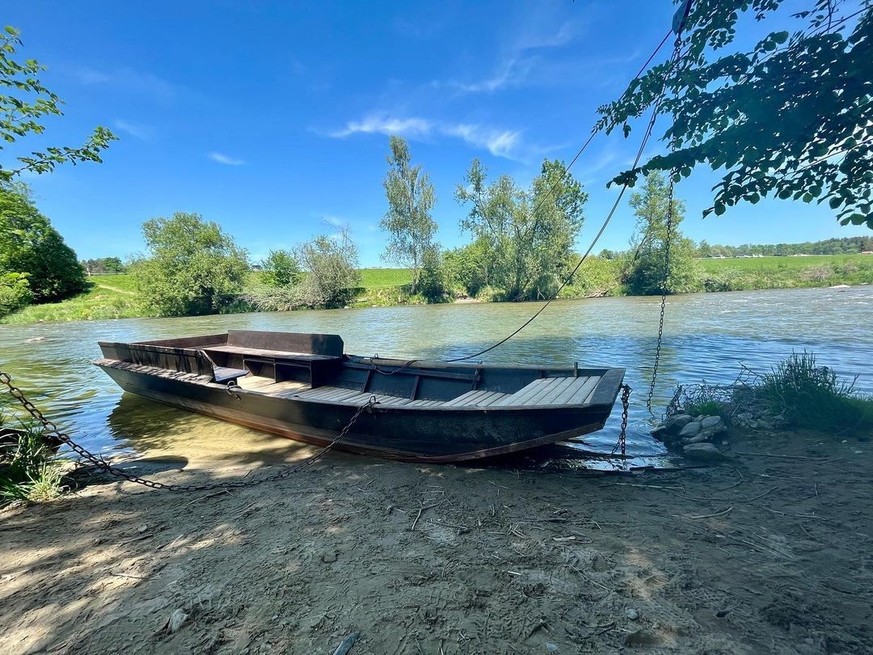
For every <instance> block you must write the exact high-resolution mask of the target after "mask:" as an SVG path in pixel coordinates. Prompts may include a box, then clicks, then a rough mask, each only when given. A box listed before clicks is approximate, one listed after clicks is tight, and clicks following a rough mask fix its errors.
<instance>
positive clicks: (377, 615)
mask: <svg viewBox="0 0 873 655" xmlns="http://www.w3.org/2000/svg"><path fill="white" fill-rule="evenodd" d="M818 440H819V437H817V436H815V437H812V436H811V437H808V438H799V437H796V436H794V435H792V437H791V438H790V439H788V438H783V439H781V440H776V439H771V440H770V441H769V442H768V443H767V446H766V447H767V449H768V451H769V452H771V453H774V454H780V455H784V456H788V457H793V458H794V459H790V458H787V457H786V458H780V457H759V458H748V459H746V460H739V461H737V462H735V464H734V466H732V467H722V468H720V469H713V470H710V471H707V472H704V473H695V474H693V475H690V474H687V473H686V474H678V473H672V474H664V475H661V476H659V477H657V478H654V479H653V478H651V477H640V476H633V477H627V478H590V477H580V476H577V475H574V474H572V473H543V472H533V471H523V470H512V469H493V468H480V467H465V468H459V467H454V466H421V465H412V464H401V463H396V462H388V461H381V460H376V459H372V458H367V457H360V456H355V455H347V454H342V453H329V454H328V455H327V456H326V457H325V458H324V459H323V460H322V461H320V462H318V463H317V464H316V465H315V466H313V467H311V468H308V469H306V470H304V471H302V472H300V473H296V474H293V475H291V476H289V477H288V478H286V479H283V480H278V481H274V482H269V483H264V484H262V485H257V486H252V487H248V488H241V489H233V490H231V489H228V490H222V489H216V490H213V491H208V492H199V493H192V494H172V493H167V492H162V491H157V490H151V489H145V488H142V487H138V486H135V485H128V484H116V485H106V486H101V487H93V488H88V489H86V490H84V491H83V492H81V493H80V494H79V495H77V496H73V497H68V498H66V499H63V500H61V501H58V502H55V503H51V504H47V505H43V506H34V507H25V508H18V509H11V510H6V511H5V512H4V513H3V514H2V524H0V540H2V542H3V546H4V552H5V553H6V554H7V555H6V556H4V558H3V560H2V562H0V579H2V580H3V585H2V587H0V597H2V604H0V622H2V624H3V625H4V626H7V628H6V630H5V631H4V632H3V634H2V635H0V650H2V651H4V652H21V653H24V652H37V651H45V650H50V651H53V652H54V651H58V652H69V653H85V652H122V651H123V652H129V653H137V652H160V653H162V652H214V653H235V652H241V651H244V650H246V649H248V651H249V652H252V653H255V652H265V653H266V652H293V653H298V652H300V653H302V652H332V649H334V648H335V647H336V645H337V644H338V643H339V642H340V640H341V639H342V638H343V637H344V636H346V635H347V634H349V633H350V632H352V631H353V630H359V631H361V633H362V638H361V640H360V641H359V642H358V643H357V644H356V645H355V648H354V652H355V653H356V655H365V654H368V653H395V652H396V653H406V652H409V653H417V652H419V651H420V652H440V649H442V650H443V652H446V653H468V652H469V653H472V652H514V651H518V652H546V651H547V650H548V649H549V648H550V645H553V646H557V647H558V649H559V652H574V651H577V650H589V651H596V652H604V651H613V652H614V651H617V650H621V649H624V648H630V647H639V648H650V649H651V648H654V649H678V650H681V651H685V652H696V651H700V652H703V651H707V652H724V653H740V652H764V651H766V652H777V653H778V652H782V653H789V652H792V653H793V652H797V651H798V650H799V649H800V648H801V647H804V648H806V647H809V648H808V650H809V649H811V650H810V652H817V651H826V650H830V651H842V652H861V651H867V650H870V649H871V647H873V634H871V632H870V631H869V629H868V627H867V626H868V623H869V607H870V603H871V600H873V598H871V595H873V591H871V590H873V585H871V584H870V582H871V573H870V570H869V567H867V566H866V563H867V560H868V559H869V558H868V553H869V547H870V545H871V541H870V540H871V537H870V535H869V525H870V524H871V522H873V503H871V500H873V492H871V489H870V486H869V479H868V473H867V471H868V470H869V464H870V461H869V460H870V456H869V455H865V456H863V457H862V456H849V455H848V454H847V453H848V452H849V451H847V450H846V449H845V448H843V446H842V445H840V444H835V443H830V444H828V445H827V446H825V454H826V455H827V457H828V458H827V459H824V460H822V459H814V460H813V459H801V458H803V457H813V456H812V455H809V454H807V453H808V452H809V451H810V449H817V450H815V452H817V453H821V448H822V447H821V446H819V445H818ZM761 445H762V444H760V443H758V442H755V441H749V442H746V443H742V442H741V443H738V444H737V445H736V448H737V449H738V450H739V449H740V448H742V449H743V450H746V451H755V450H759V449H760V447H761ZM815 457H817V458H818V457H820V455H815ZM813 471H814V472H815V476H813V475H812V474H813ZM155 475H156V477H157V478H158V479H159V480H161V481H165V482H174V481H177V480H179V478H180V476H182V474H180V473H178V472H174V471H166V472H161V473H155ZM197 475H198V479H199V481H201V482H211V481H220V480H223V479H228V480H231V479H236V480H239V479H241V478H240V477H239V476H237V477H236V478H233V477H227V476H226V474H225V473H224V472H222V471H199V472H198V473H197ZM805 517H813V518H805ZM859 563H860V564H861V565H860V566H859ZM850 572H851V573H850ZM176 610H180V611H181V612H182V613H183V614H185V615H186V618H185V620H184V621H183V622H182V624H181V627H180V628H179V629H178V631H176V632H168V631H167V629H166V628H165V626H166V624H167V622H168V619H169V618H170V616H171V614H173V612H175V611H176Z"/></svg>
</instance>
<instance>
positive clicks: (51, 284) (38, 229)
mask: <svg viewBox="0 0 873 655" xmlns="http://www.w3.org/2000/svg"><path fill="white" fill-rule="evenodd" d="M0 273H23V274H26V276H27V282H28V284H29V288H30V293H31V294H32V297H33V300H34V302H52V301H57V300H63V299H64V298H69V297H70V296H74V295H76V294H77V293H81V292H82V291H85V290H86V288H87V281H86V279H85V270H84V269H83V268H82V266H81V265H80V264H79V262H78V261H77V259H76V253H75V252H73V250H72V249H71V248H70V247H69V246H68V245H67V244H66V243H64V239H63V237H61V235H60V234H58V231H57V230H55V229H54V228H53V227H52V224H51V222H50V221H49V219H48V218H46V217H45V216H43V215H42V214H41V213H40V212H39V210H38V209H37V208H36V205H34V204H33V201H32V200H31V199H30V194H29V191H28V189H27V187H26V186H24V185H23V184H16V183H11V182H0ZM16 286H17V288H19V289H20V288H21V283H20V280H19V281H18V282H17V283H16ZM19 297H22V296H19ZM22 298H23V297H22Z"/></svg>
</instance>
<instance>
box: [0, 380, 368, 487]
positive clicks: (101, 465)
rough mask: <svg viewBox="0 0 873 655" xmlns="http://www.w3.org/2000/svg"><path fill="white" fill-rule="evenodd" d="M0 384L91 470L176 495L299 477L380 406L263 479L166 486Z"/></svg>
mask: <svg viewBox="0 0 873 655" xmlns="http://www.w3.org/2000/svg"><path fill="white" fill-rule="evenodd" d="M0 384H3V385H5V386H6V387H7V389H8V390H9V393H10V395H11V396H12V397H13V398H15V400H17V401H18V402H19V403H20V404H21V406H22V407H24V409H25V410H27V413H28V414H30V416H31V417H32V418H33V419H35V420H36V421H38V422H39V423H40V424H41V425H42V426H43V428H44V429H45V434H46V436H52V437H56V438H57V439H58V440H59V441H60V442H61V443H63V444H64V445H66V446H67V447H69V448H70V450H72V451H73V452H74V453H76V454H77V455H79V457H81V458H82V459H84V460H86V461H88V462H90V463H91V464H92V465H93V466H94V468H96V469H98V470H100V471H103V472H104V473H106V474H108V475H111V476H113V477H116V478H121V479H123V480H127V481H128V482H133V483H135V484H141V485H143V486H145V487H150V488H152V489H162V490H165V491H175V492H188V491H212V490H216V489H238V488H240V487H252V486H255V485H258V484H263V483H265V482H275V481H276V480H282V479H284V478H287V477H288V476H289V475H292V474H293V473H298V472H299V471H302V470H303V469H305V468H308V467H310V466H312V465H313V464H314V463H315V462H317V461H318V460H319V459H321V458H322V457H324V455H326V454H327V453H328V452H330V451H331V450H332V449H333V447H334V446H336V445H337V444H338V443H339V442H340V441H342V439H343V438H344V437H345V436H346V435H347V434H348V433H349V431H350V430H351V429H352V426H354V425H355V423H356V422H357V420H358V419H359V418H360V416H361V414H363V413H364V412H365V411H366V412H367V413H372V408H373V406H374V405H378V404H379V401H378V400H376V396H370V398H369V399H368V400H367V402H366V403H364V404H362V405H361V406H360V407H358V409H357V411H356V412H355V413H354V415H353V416H352V418H351V420H350V421H349V422H348V423H346V425H345V427H343V429H342V430H340V433H339V434H338V435H337V436H336V437H335V438H334V439H333V440H332V441H331V442H330V443H329V444H327V445H326V446H325V447H324V448H322V449H321V450H320V451H318V452H317V453H315V454H314V455H313V456H312V457H309V458H307V459H305V460H303V461H301V462H299V463H297V464H295V465H293V466H287V467H285V468H284V469H282V470H281V471H279V472H278V473H275V474H273V475H269V476H265V477H263V478H254V479H252V480H238V481H235V482H211V483H208V484H166V483H164V482H157V481H155V480H149V479H147V478H141V477H139V476H138V475H134V474H132V473H128V472H127V471H125V470H123V469H120V468H118V467H117V466H113V465H112V463H111V462H109V461H108V460H106V459H105V458H104V457H103V456H102V455H95V454H94V453H92V452H91V451H89V450H88V449H86V448H84V447H83V446H80V445H79V444H77V443H76V442H75V441H73V439H72V438H71V437H70V435H68V434H67V433H65V432H62V431H61V430H60V428H58V426H57V424H56V423H55V422H54V421H52V420H50V419H48V418H46V416H45V415H44V414H43V413H42V412H41V411H40V410H39V408H38V407H37V406H36V405H34V404H33V403H32V402H31V401H30V400H29V399H28V398H27V396H26V395H25V394H24V392H23V391H22V390H21V389H19V388H18V387H17V386H15V384H14V383H13V382H12V376H11V375H9V374H8V373H6V372H5V371H0ZM227 391H228V393H233V392H232V391H231V389H230V388H228V390H227Z"/></svg>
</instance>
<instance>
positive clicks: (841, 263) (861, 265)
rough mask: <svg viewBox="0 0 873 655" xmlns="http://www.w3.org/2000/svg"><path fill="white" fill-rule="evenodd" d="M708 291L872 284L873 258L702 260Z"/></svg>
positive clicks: (815, 257)
mask: <svg viewBox="0 0 873 655" xmlns="http://www.w3.org/2000/svg"><path fill="white" fill-rule="evenodd" d="M698 261H699V262H700V265H701V267H702V268H703V272H704V273H703V276H704V287H705V289H706V290H707V291H742V290H750V289H788V288H795V287H827V286H834V285H837V284H850V285H855V284H871V283H873V255H861V254H852V255H810V256H808V257H737V258H731V259H700V260H698Z"/></svg>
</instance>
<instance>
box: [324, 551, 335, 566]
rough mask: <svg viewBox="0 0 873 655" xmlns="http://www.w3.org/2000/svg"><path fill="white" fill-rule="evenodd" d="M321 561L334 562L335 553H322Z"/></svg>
mask: <svg viewBox="0 0 873 655" xmlns="http://www.w3.org/2000/svg"><path fill="white" fill-rule="evenodd" d="M321 561H322V562H324V563H325V564H333V563H334V562H336V553H333V552H330V553H322V555H321Z"/></svg>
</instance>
